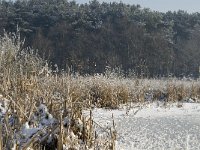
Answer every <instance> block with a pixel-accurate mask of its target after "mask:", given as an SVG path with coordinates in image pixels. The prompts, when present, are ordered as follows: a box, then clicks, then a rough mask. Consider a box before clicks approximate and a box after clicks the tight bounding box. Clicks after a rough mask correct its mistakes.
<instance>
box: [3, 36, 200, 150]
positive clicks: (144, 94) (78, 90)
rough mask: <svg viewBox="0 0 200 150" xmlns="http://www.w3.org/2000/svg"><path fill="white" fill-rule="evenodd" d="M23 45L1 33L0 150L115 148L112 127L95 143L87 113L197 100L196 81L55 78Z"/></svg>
mask: <svg viewBox="0 0 200 150" xmlns="http://www.w3.org/2000/svg"><path fill="white" fill-rule="evenodd" d="M22 45H23V42H21V41H20V36H19V35H16V34H7V33H5V35H4V36H3V37H1V39H0V93H1V98H0V104H1V105H0V119H1V120H0V121H1V122H0V123H1V126H0V149H11V148H13V149H28V148H29V149H49V150H50V149H55V148H57V149H58V150H61V149H69V150H72V149H89V148H91V149H114V143H115V139H116V130H115V125H114V123H113V129H110V132H109V134H107V137H104V138H101V139H100V138H99V135H96V133H95V131H94V128H93V126H94V124H95V123H94V121H93V119H92V108H94V107H103V108H109V109H116V108H118V107H119V106H120V104H131V103H134V102H146V101H149V102H151V101H154V100H159V101H167V102H173V101H183V100H185V101H187V100H189V99H190V100H192V101H193V102H197V101H198V100H199V96H200V83H199V81H198V80H192V81H187V80H182V81H181V80H176V79H167V80H158V79H149V80H147V79H136V78H131V79H130V78H129V79H127V78H122V77H117V76H112V77H110V76H109V77H108V76H105V75H98V74H97V75H94V76H79V75H74V74H70V73H66V72H61V73H58V72H57V71H56V70H51V69H50V68H49V67H48V64H47V63H46V62H45V61H43V60H42V59H40V57H39V56H37V54H36V53H35V52H34V51H33V50H31V49H21V47H22ZM84 109H90V110H91V113H90V115H89V116H84V115H82V111H83V110H84ZM113 122H114V121H113Z"/></svg>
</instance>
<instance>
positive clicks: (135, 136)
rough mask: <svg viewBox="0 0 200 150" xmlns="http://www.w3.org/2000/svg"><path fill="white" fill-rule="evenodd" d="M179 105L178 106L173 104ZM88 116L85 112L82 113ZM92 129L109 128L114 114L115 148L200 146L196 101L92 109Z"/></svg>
mask: <svg viewBox="0 0 200 150" xmlns="http://www.w3.org/2000/svg"><path fill="white" fill-rule="evenodd" d="M177 106H182V107H177ZM84 113H85V115H89V112H88V111H85V112H84ZM92 114H93V118H94V121H95V122H96V123H97V124H98V125H97V126H96V130H97V132H99V133H101V132H102V133H103V130H102V127H103V128H104V129H105V130H106V129H109V128H110V127H112V123H113V122H112V120H113V118H112V115H113V116H114V120H115V124H116V130H117V141H116V149H117V150H144V149H154V150H160V149H164V150H165V149H170V150H174V149H190V150H197V149H200V134H199V133H200V104H198V103H174V104H171V105H170V106H169V105H167V106H165V105H163V104H158V103H157V102H156V103H151V104H147V105H144V106H142V108H141V109H140V107H135V108H133V109H130V110H129V111H127V110H126V109H121V110H105V109H94V110H93V111H92Z"/></svg>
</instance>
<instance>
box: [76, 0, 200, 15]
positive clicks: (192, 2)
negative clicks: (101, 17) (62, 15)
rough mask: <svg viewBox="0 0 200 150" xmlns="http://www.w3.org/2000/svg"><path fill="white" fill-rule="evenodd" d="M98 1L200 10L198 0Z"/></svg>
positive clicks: (83, 0)
mask: <svg viewBox="0 0 200 150" xmlns="http://www.w3.org/2000/svg"><path fill="white" fill-rule="evenodd" d="M75 1H76V2H78V3H86V2H89V1H90V0H75ZM98 1H100V2H103V1H105V2H113V1H115V2H120V1H122V2H124V3H129V4H140V5H141V6H142V7H147V8H150V9H152V10H157V11H161V12H166V11H169V10H171V11H177V10H180V9H181V10H185V11H187V12H189V13H193V12H200V0H98Z"/></svg>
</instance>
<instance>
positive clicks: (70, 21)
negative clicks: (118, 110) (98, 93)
mask: <svg viewBox="0 0 200 150" xmlns="http://www.w3.org/2000/svg"><path fill="white" fill-rule="evenodd" d="M199 23H200V14H199V13H193V14H189V13H187V12H185V11H182V10H180V11H177V12H171V11H169V12H167V13H161V12H156V11H151V10H150V9H147V8H144V9H143V8H141V7H140V6H139V5H127V4H123V3H122V2H120V3H116V2H113V3H105V2H104V3H99V2H98V1H97V0H93V1H91V2H90V3H89V4H77V3H76V2H75V1H70V2H69V1H67V0H17V1H15V2H12V1H5V0H2V1H0V34H3V31H4V29H5V30H6V31H8V32H15V31H16V27H17V26H19V29H20V32H21V35H22V37H24V38H25V46H30V47H33V48H34V49H38V52H39V54H40V55H41V56H42V57H43V58H45V59H46V60H48V61H49V62H52V64H57V65H58V68H59V69H66V68H67V67H70V68H73V70H74V71H78V72H79V73H81V74H85V73H89V74H93V73H102V72H104V71H105V69H106V67H107V66H109V67H111V68H116V67H120V68H121V69H122V70H123V71H124V73H125V74H128V72H129V71H130V70H131V71H134V72H135V73H136V74H137V75H141V74H144V75H146V76H150V77H153V76H158V75H161V76H167V75H169V74H172V75H175V76H183V75H186V76H187V75H190V74H192V75H193V76H198V75H199V66H200V59H199V58H200V42H199V41H200V26H199Z"/></svg>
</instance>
